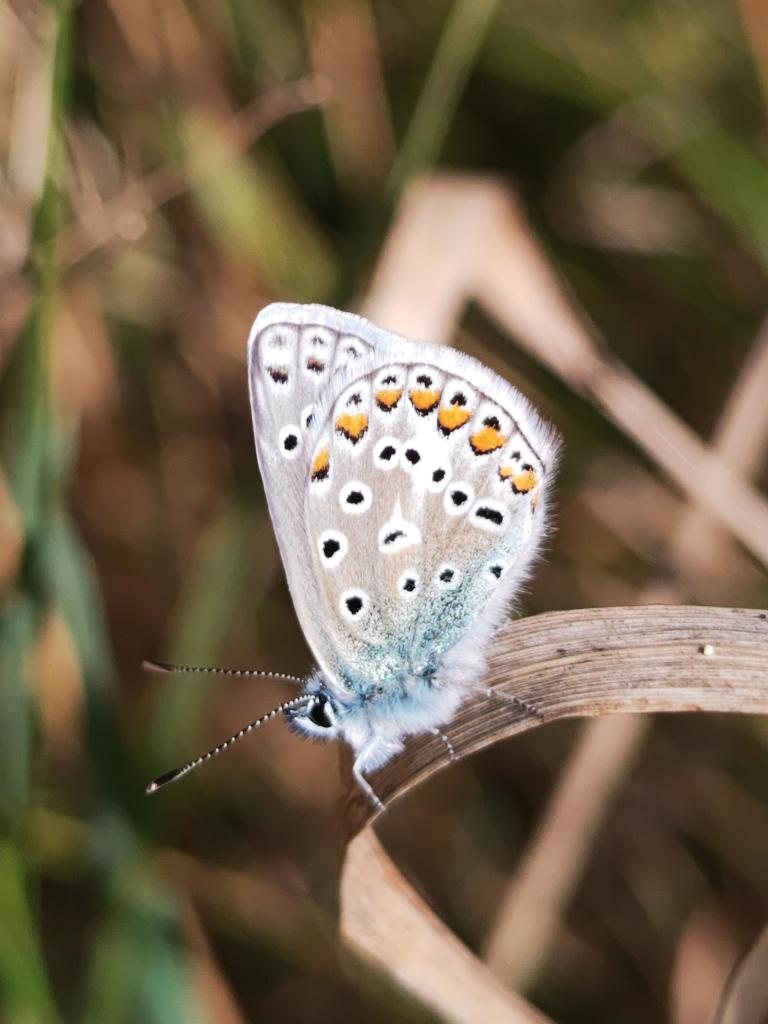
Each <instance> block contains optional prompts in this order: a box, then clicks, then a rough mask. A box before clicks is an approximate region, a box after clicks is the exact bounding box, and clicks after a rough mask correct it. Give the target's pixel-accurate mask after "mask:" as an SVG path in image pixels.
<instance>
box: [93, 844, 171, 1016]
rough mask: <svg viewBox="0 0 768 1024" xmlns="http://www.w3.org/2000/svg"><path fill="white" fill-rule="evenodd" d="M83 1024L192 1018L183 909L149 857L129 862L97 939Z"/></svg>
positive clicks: (114, 889)
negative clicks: (181, 919)
mask: <svg viewBox="0 0 768 1024" xmlns="http://www.w3.org/2000/svg"><path fill="white" fill-rule="evenodd" d="M91 948H92V953H93V957H92V960H91V964H90V973H89V977H88V982H87V994H86V1006H85V1011H84V1013H83V1016H82V1024H136V1022H139V1021H140V1022H141V1024H188V1021H189V1020H190V1017H189V1012H188V1011H189V1010H190V1008H191V1001H190V996H189V988H190V978H189V970H188V967H187V965H186V962H185V957H184V944H183V939H182V937H181V935H180V926H179V920H178V909H177V907H176V904H175V901H174V900H173V897H172V895H171V892H170V890H169V889H168V888H167V887H165V886H163V885H162V884H161V883H158V881H157V880H156V878H155V877H154V874H153V872H152V870H151V868H150V867H149V865H148V864H146V863H145V862H144V861H143V859H141V858H140V857H139V858H136V857H134V858H133V859H132V860H131V861H129V862H126V863H124V864H123V866H122V869H121V870H120V872H119V873H118V874H117V875H116V877H115V878H114V880H113V884H112V886H111V888H110V893H109V896H108V901H107V912H106V916H105V919H104V921H103V922H102V924H101V926H100V928H99V931H98V934H97V935H96V937H95V940H94V942H93V943H92V947H91Z"/></svg>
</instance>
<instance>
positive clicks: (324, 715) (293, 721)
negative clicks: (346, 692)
mask: <svg viewBox="0 0 768 1024" xmlns="http://www.w3.org/2000/svg"><path fill="white" fill-rule="evenodd" d="M310 685H311V686H312V689H311V690H309V693H308V697H309V699H308V700H307V702H306V704H304V705H302V706H301V707H297V708H296V709H295V710H293V711H291V712H289V713H288V715H287V716H286V717H287V721H288V724H289V725H290V726H291V727H292V728H294V729H296V731H297V732H300V733H302V734H303V735H305V736H311V737H312V738H313V739H321V740H335V739H336V738H337V737H338V736H339V733H340V722H339V718H340V714H341V708H340V706H339V704H338V703H337V700H336V698H335V696H334V695H333V694H332V693H331V691H330V689H329V688H328V686H327V684H326V683H325V682H324V681H323V680H322V677H319V678H318V677H315V678H313V680H312V682H311V684H310Z"/></svg>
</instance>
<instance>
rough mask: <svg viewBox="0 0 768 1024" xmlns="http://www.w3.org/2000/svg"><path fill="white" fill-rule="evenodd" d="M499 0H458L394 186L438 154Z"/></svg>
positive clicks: (394, 176) (398, 164) (391, 183)
mask: <svg viewBox="0 0 768 1024" xmlns="http://www.w3.org/2000/svg"><path fill="white" fill-rule="evenodd" d="M496 6H497V0H455V2H454V4H453V7H452V8H451V13H450V14H449V16H448V20H447V21H446V23H445V28H444V29H443V33H442V35H441V37H440V42H439V44H438V46H437V50H436V52H435V56H434V59H433V60H432V64H431V66H430V69H429V73H428V74H427V79H426V81H425V83H424V88H423V89H422V91H421V95H420V96H419V100H418V103H417V104H416V108H415V110H414V112H413V116H412V117H411V120H410V123H409V125H408V130H407V132H406V134H405V138H404V140H403V143H402V145H401V147H400V151H399V153H398V155H397V158H396V160H395V164H394V166H393V168H392V174H391V176H390V180H389V188H390V191H394V192H398V191H399V190H400V189H401V188H402V186H403V185H404V184H405V183H406V182H407V181H409V180H410V179H411V178H412V177H413V176H414V175H415V174H418V173H420V172H421V171H423V170H425V169H427V168H429V167H430V166H431V165H432V164H433V163H434V162H435V160H436V159H437V157H438V155H439V153H440V150H441V148H442V146H443V143H444V142H445V138H446V136H447V134H448V132H449V130H450V127H451V123H452V122H453V118H454V115H455V113H456V108H457V106H458V103H459V99H460V97H461V94H462V91H463V89H464V86H465V85H466V83H467V79H468V78H469V75H470V72H471V71H472V67H473V65H474V63H475V60H476V59H477V55H478V52H479V50H480V46H481V45H482V42H483V39H484V38H485V34H486V32H487V30H488V26H489V25H490V23H491V19H492V18H493V15H494V13H495V11H496Z"/></svg>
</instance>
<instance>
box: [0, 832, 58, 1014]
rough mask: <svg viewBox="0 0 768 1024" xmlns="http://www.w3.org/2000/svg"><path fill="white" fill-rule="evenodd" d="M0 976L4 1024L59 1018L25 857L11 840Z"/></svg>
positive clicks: (1, 881)
mask: <svg viewBox="0 0 768 1024" xmlns="http://www.w3.org/2000/svg"><path fill="white" fill-rule="evenodd" d="M0 977H2V984H0V1011H1V1012H0V1019H2V1020H3V1022H4V1024H49V1022H53V1021H56V1020H58V1014H57V1013H56V1010H55V1008H54V1005H53V1001H52V998H51V993H50V990H49V986H48V978H47V975H46V969H45V964H44V961H43V953H42V950H41V948H40V942H39V939H38V936H37V926H36V922H35V920H34V918H33V915H32V913H31V910H30V904H29V897H28V894H27V876H26V871H25V869H24V864H23V860H22V858H21V855H20V853H19V851H18V850H17V849H16V848H14V847H13V846H12V845H11V844H10V843H7V842H6V843H2V844H0Z"/></svg>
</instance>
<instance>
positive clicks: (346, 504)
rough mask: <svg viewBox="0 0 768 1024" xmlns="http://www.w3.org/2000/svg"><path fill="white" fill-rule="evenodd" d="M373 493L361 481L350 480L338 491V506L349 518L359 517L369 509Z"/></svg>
mask: <svg viewBox="0 0 768 1024" xmlns="http://www.w3.org/2000/svg"><path fill="white" fill-rule="evenodd" d="M372 501H373V491H372V490H371V488H370V487H369V486H368V484H364V483H363V482H362V480H351V481H350V482H349V483H348V484H344V486H343V487H342V488H341V490H340V491H339V505H341V510H342V512H346V513H347V515H350V516H361V515H363V514H364V513H365V512H367V511H368V509H369V508H370V507H371V502H372Z"/></svg>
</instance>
